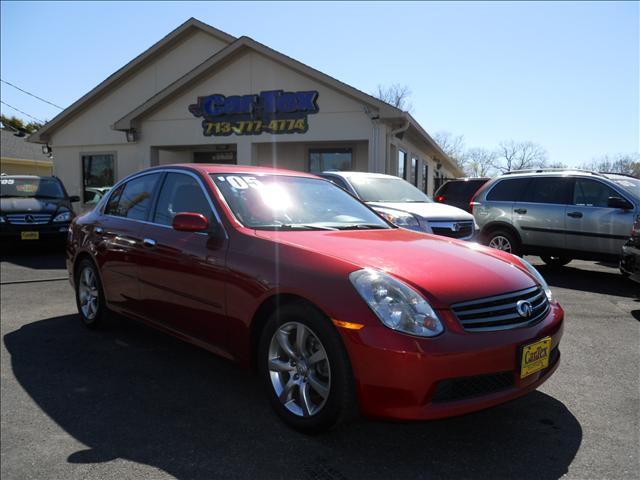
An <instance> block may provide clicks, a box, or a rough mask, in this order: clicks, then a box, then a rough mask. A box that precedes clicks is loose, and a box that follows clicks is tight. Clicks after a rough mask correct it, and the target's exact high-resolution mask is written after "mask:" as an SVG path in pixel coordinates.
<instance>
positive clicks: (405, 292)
mask: <svg viewBox="0 0 640 480" xmlns="http://www.w3.org/2000/svg"><path fill="white" fill-rule="evenodd" d="M67 262H68V263H67V266H68V270H69V275H70V279H71V282H72V284H73V285H74V286H75V290H76V301H77V305H78V310H79V312H80V317H81V319H82V321H83V322H84V324H85V325H87V326H88V327H91V328H94V327H99V326H101V325H103V324H104V323H105V321H106V320H107V319H108V314H109V312H110V311H113V312H117V313H120V314H124V315H125V316H127V317H130V318H133V319H136V320H140V321H143V322H146V323H148V324H150V325H152V326H154V327H157V328H160V329H162V330H164V331H166V332H168V333H171V334H173V335H176V336H178V337H180V338H182V339H184V340H187V341H189V342H192V343H194V344H196V345H199V346H202V347H204V348H207V349H208V350H210V351H212V352H215V353H216V354H219V355H222V356H224V357H227V358H229V359H232V360H235V361H238V362H240V363H241V364H243V365H245V366H247V367H255V368H256V369H257V371H258V372H259V375H260V377H261V379H262V381H263V382H264V384H265V387H266V391H267V395H268V397H269V399H270V401H271V403H272V405H273V407H274V408H275V410H276V412H277V413H278V414H279V415H280V416H281V417H282V418H283V419H284V420H285V421H286V422H287V423H288V424H289V425H291V426H293V427H295V428H298V429H300V430H304V431H318V430H322V429H326V428H329V427H331V426H334V425H336V424H337V423H339V422H340V421H342V420H344V419H346V418H348V417H350V416H351V415H353V414H354V413H356V412H358V411H359V412H361V413H362V414H365V415H372V416H382V417H389V418H399V419H431V418H441V417H447V416H452V415H459V414H463V413H467V412H471V411H474V410H479V409H483V408H486V407H490V406H492V405H497V404H499V403H502V402H505V401H508V400H511V399H514V398H516V397H518V396H521V395H523V394H525V393H527V392H529V391H531V390H533V389H535V388H536V387H537V386H538V385H540V384H541V383H542V382H544V381H545V380H546V379H547V378H549V376H550V375H551V374H552V373H553V372H554V370H555V369H556V368H557V367H558V364H559V359H560V353H559V350H558V344H559V342H560V338H561V336H562V328H563V327H562V325H563V317H564V314H563V311H562V308H561V307H560V305H559V304H558V303H557V302H556V301H555V300H553V297H552V294H551V291H550V290H549V287H548V286H547V284H546V283H545V281H544V279H543V278H542V277H541V276H540V274H539V273H538V272H537V271H536V270H535V269H534V268H533V267H532V266H531V265H529V264H528V263H527V262H526V261H524V260H522V259H520V258H517V257H514V256H512V255H510V254H507V253H504V252H500V251H498V250H494V249H490V248H486V247H482V246H479V245H477V244H472V243H467V242H461V241H457V240H453V239H450V238H445V237H438V236H433V235H427V234H422V233H417V232H413V231H409V230H404V229H400V228H397V227H395V226H394V225H392V224H390V223H388V222H387V221H386V220H384V219H382V218H381V217H379V216H378V215H377V214H376V213H375V212H373V211H372V210H371V209H369V208H368V207H367V206H366V205H364V204H363V203H361V202H360V201H358V200H356V199H355V198H353V197H352V196H350V195H349V194H348V193H346V192H344V191H343V190H342V189H340V188H338V187H336V186H334V185H333V184H331V183H330V182H329V181H326V180H323V179H320V178H317V177H315V176H313V175H309V174H305V173H300V172H293V171H285V170H276V169H269V168H259V167H238V166H225V165H175V166H163V167H157V168H151V169H149V170H145V171H143V172H140V173H138V174H135V175H132V176H130V177H128V178H126V179H124V180H122V181H121V182H119V183H118V184H117V185H115V186H114V188H113V189H112V190H111V191H110V192H109V194H108V195H106V196H105V197H104V198H103V199H102V200H101V201H100V203H99V204H98V205H97V206H96V208H95V209H94V210H93V211H92V212H90V213H88V214H86V215H84V216H81V217H78V218H76V219H75V220H74V222H73V224H72V226H71V228H70V231H69V242H68V258H67Z"/></svg>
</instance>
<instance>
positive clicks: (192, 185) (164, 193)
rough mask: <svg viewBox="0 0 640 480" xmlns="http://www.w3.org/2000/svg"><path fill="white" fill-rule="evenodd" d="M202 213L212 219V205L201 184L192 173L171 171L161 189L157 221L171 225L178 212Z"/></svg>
mask: <svg viewBox="0 0 640 480" xmlns="http://www.w3.org/2000/svg"><path fill="white" fill-rule="evenodd" d="M182 212H191V213H201V214H202V215H204V216H205V217H207V219H208V220H209V221H211V213H212V212H211V207H210V206H209V202H208V201H207V197H206V196H205V193H204V192H203V191H202V187H200V184H199V183H198V182H197V181H196V180H195V179H194V178H193V177H192V176H190V175H185V174H182V173H169V174H167V177H166V179H165V181H164V184H163V185H162V189H161V190H160V196H159V197H158V206H157V207H156V213H155V215H154V217H153V221H154V222H155V223H160V224H162V225H171V223H172V222H173V217H174V216H175V214H176V213H182Z"/></svg>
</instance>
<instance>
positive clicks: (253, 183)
mask: <svg viewBox="0 0 640 480" xmlns="http://www.w3.org/2000/svg"><path fill="white" fill-rule="evenodd" d="M218 180H220V181H221V182H225V181H226V182H229V185H231V186H232V187H233V188H235V189H237V190H246V189H247V188H249V187H251V188H262V187H263V184H262V182H261V181H260V180H258V179H257V178H256V177H238V176H236V175H229V176H228V177H218Z"/></svg>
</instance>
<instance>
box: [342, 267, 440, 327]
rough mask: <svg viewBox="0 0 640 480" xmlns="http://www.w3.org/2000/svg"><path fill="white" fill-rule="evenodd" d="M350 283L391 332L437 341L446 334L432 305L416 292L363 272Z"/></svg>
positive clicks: (373, 272) (354, 274) (382, 275)
mask: <svg viewBox="0 0 640 480" xmlns="http://www.w3.org/2000/svg"><path fill="white" fill-rule="evenodd" d="M349 280H351V283H352V284H353V286H354V287H355V289H356V290H357V291H358V293H359V294H360V295H361V296H362V298H363V299H364V301H365V302H367V304H368V305H369V307H370V308H371V310H373V311H374V313H375V314H376V315H377V316H378V318H379V319H380V321H381V322H382V323H383V324H384V325H385V326H387V327H389V328H391V329H392V330H397V331H399V332H404V333H408V334H410V335H418V336H420V337H435V336H436V335H439V334H441V333H442V332H443V330H444V327H443V326H442V322H441V321H440V319H439V318H438V316H437V315H436V312H435V311H434V310H433V308H432V307H431V305H429V303H428V302H427V301H426V300H425V299H424V297H423V296H422V295H420V294H419V293H418V292H417V291H416V290H414V289H413V288H412V287H410V286H409V285H407V284H406V283H403V282H401V281H400V280H397V279H395V278H393V277H392V276H390V275H387V274H386V273H383V272H380V271H377V270H371V269H363V270H356V271H355V272H352V273H351V274H350V275H349Z"/></svg>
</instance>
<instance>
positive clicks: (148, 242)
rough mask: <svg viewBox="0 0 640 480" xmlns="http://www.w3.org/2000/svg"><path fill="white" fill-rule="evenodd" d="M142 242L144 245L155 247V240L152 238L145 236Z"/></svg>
mask: <svg viewBox="0 0 640 480" xmlns="http://www.w3.org/2000/svg"><path fill="white" fill-rule="evenodd" d="M142 243H143V245H144V246H145V247H155V246H156V241H155V240H154V239H153V238H145V239H144V240H142Z"/></svg>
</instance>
